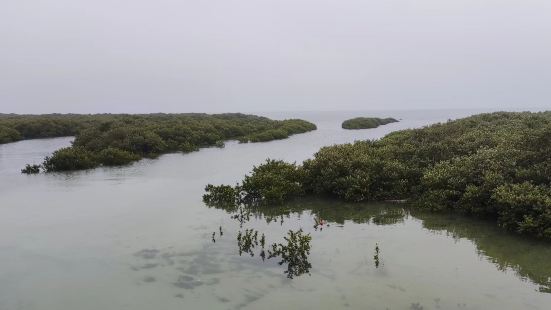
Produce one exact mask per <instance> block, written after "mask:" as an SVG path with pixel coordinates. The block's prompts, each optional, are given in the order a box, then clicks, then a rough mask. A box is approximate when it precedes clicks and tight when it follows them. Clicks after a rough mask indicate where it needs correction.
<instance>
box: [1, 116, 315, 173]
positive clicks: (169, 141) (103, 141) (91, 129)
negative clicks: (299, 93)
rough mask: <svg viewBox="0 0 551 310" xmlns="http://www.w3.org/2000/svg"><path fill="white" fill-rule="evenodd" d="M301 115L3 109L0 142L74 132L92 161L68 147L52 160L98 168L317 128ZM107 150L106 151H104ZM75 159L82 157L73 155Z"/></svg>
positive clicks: (68, 165)
mask: <svg viewBox="0 0 551 310" xmlns="http://www.w3.org/2000/svg"><path fill="white" fill-rule="evenodd" d="M315 129H316V126H315V125H314V124H312V123H309V122H306V121H303V120H296V119H291V120H282V121H276V120H271V119H269V118H266V117H260V116H254V115H245V114H239V113H231V114H213V115H208V114H195V113H190V114H147V115H127V114H97V115H76V114H66V115H65V114H63V115H62V114H49V115H13V114H0V143H7V142H13V141H17V140H21V139H32V138H45V137H58V136H73V135H74V136H76V138H75V141H74V143H73V147H79V148H82V149H84V150H85V151H87V152H90V153H91V154H89V155H90V157H93V160H94V161H96V163H95V164H94V165H82V164H81V163H74V164H70V163H68V162H67V161H69V160H70V159H69V158H70V157H67V156H66V155H67V153H66V152H61V153H56V154H53V155H52V156H51V157H50V158H49V161H57V159H56V158H55V157H56V156H65V157H64V158H63V159H60V160H59V161H60V162H64V164H63V165H51V166H50V169H47V171H54V170H55V169H57V167H58V166H59V167H64V170H71V169H65V168H69V167H75V168H74V169H85V168H77V167H95V166H98V165H119V163H120V164H127V163H129V162H131V161H134V160H138V159H140V158H142V157H155V156H157V155H159V154H164V153H169V152H185V153H187V152H193V151H197V150H198V149H199V148H201V147H209V146H216V147H223V146H224V141H225V140H239V141H241V142H261V141H270V140H274V139H285V138H287V137H289V136H290V135H293V134H297V133H304V132H307V131H311V130H315ZM105 150H107V151H105ZM72 158H75V160H76V159H77V158H78V157H72Z"/></svg>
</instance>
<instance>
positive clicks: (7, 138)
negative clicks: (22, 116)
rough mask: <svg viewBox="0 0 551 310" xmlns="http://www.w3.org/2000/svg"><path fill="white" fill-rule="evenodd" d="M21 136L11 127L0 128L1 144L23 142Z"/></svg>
mask: <svg viewBox="0 0 551 310" xmlns="http://www.w3.org/2000/svg"><path fill="white" fill-rule="evenodd" d="M21 139H22V137H21V134H20V133H19V132H18V131H17V130H15V129H13V128H10V127H7V126H0V144H3V143H9V142H15V141H19V140H21Z"/></svg>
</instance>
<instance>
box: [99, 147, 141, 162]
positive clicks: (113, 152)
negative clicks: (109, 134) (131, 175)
mask: <svg viewBox="0 0 551 310" xmlns="http://www.w3.org/2000/svg"><path fill="white" fill-rule="evenodd" d="M138 159H140V156H138V155H136V154H133V153H130V152H128V151H124V150H121V149H117V148H114V147H108V148H106V149H103V150H101V151H100V152H99V154H98V156H97V160H98V161H99V162H101V163H102V164H103V165H104V166H120V165H127V164H129V163H131V162H133V161H135V160H138Z"/></svg>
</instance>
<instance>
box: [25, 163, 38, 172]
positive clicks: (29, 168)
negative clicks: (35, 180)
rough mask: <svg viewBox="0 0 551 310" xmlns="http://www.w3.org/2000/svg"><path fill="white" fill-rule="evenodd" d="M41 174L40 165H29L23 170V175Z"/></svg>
mask: <svg viewBox="0 0 551 310" xmlns="http://www.w3.org/2000/svg"><path fill="white" fill-rule="evenodd" d="M39 172H40V165H36V164H33V165H31V164H27V165H26V166H25V168H23V169H21V173H25V174H36V173H39Z"/></svg>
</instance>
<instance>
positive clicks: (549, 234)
mask: <svg viewBox="0 0 551 310" xmlns="http://www.w3.org/2000/svg"><path fill="white" fill-rule="evenodd" d="M493 198H494V199H495V200H496V202H497V205H498V215H499V218H498V221H499V223H500V225H502V226H503V227H505V228H508V229H510V230H516V231H518V232H520V233H526V234H530V235H534V236H538V237H542V238H547V239H551V186H544V185H534V184H531V183H529V182H524V183H520V184H506V185H502V186H499V187H498V188H497V189H496V190H495V191H494V194H493Z"/></svg>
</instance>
